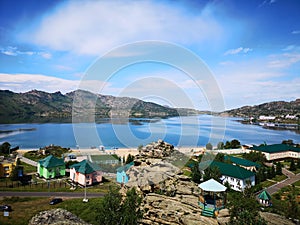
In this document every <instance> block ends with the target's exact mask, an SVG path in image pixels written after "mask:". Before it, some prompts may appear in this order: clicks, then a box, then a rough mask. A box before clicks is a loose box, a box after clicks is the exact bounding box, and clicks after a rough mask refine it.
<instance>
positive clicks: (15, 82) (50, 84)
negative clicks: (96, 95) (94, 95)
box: [0, 73, 110, 93]
mask: <svg viewBox="0 0 300 225" xmlns="http://www.w3.org/2000/svg"><path fill="white" fill-rule="evenodd" d="M79 83H80V80H66V79H62V78H57V77H53V76H46V75H41V74H5V73H0V89H2V90H11V91H15V92H26V91H30V90H33V89H38V90H41V91H46V92H56V91H61V92H62V93H67V92H70V91H74V90H76V89H78V85H79ZM109 85H110V84H109V83H106V82H102V81H97V80H90V81H84V82H82V83H81V88H83V89H85V90H93V89H94V90H96V91H95V92H97V91H99V89H97V88H100V87H103V86H107V87H108V86H109Z"/></svg>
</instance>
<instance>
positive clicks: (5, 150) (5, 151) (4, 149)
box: [0, 142, 11, 155]
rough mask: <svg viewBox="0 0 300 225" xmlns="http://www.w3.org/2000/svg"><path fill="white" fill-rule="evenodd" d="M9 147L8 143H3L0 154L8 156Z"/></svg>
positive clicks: (0, 146)
mask: <svg viewBox="0 0 300 225" xmlns="http://www.w3.org/2000/svg"><path fill="white" fill-rule="evenodd" d="M10 147H11V145H10V144H9V143H8V142H4V143H3V144H2V145H0V154H6V155H7V154H9V153H10Z"/></svg>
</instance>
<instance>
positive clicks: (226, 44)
mask: <svg viewBox="0 0 300 225" xmlns="http://www.w3.org/2000/svg"><path fill="white" fill-rule="evenodd" d="M299 11H300V1H298V0H251V1H242V0H240V1H238V0H226V1H221V0H216V1H208V0H207V1H206V0H201V1H126V0H125V1H54V0H44V1H38V0H36V1H32V0H31V1H30V0H28V1H10V0H0V17H1V18H0V89H9V90H12V91H16V92H25V91H29V90H31V89H38V90H43V91H48V92H55V91H61V92H63V93H66V92H69V91H72V90H75V89H77V87H78V85H79V83H80V81H81V79H82V78H83V77H84V75H85V72H86V71H87V70H88V68H89V67H90V66H91V65H93V63H95V62H96V61H97V59H99V57H101V56H103V55H104V54H106V53H107V52H110V51H111V50H112V49H114V48H117V47H118V46H122V45H125V44H128V43H133V42H137V41H145V40H157V41H165V42H170V43H174V44H176V45H179V46H182V47H183V48H186V49H187V50H190V51H191V52H193V53H194V54H196V55H197V56H198V57H200V58H201V59H202V60H203V61H204V63H205V64H206V65H207V67H208V68H209V69H210V70H211V73H212V74H213V76H214V78H215V80H216V82H217V85H218V87H219V89H220V90H221V92H222V94H223V98H224V103H225V108H226V109H230V108H235V107H240V106H243V105H255V104H260V103H263V102H268V101H275V100H285V101H290V100H295V99H296V98H299V97H300V96H299V93H300V76H299V75H300V74H299V71H300V22H299V21H300V13H299ZM119 57H129V56H128V55H126V54H124V55H123V56H119ZM99 73H101V71H99ZM91 82H92V83H93V84H94V85H95V84H96V83H97V85H104V86H103V87H104V88H102V89H101V94H110V95H115V96H123V95H127V96H132V97H139V98H142V99H144V100H149V101H156V102H158V103H161V104H166V105H170V106H176V107H191V106H193V107H195V108H198V109H209V102H207V98H206V97H205V93H204V91H203V90H201V88H199V86H197V83H202V82H204V81H203V80H197V81H195V80H191V78H190V77H189V76H187V74H184V73H183V72H182V71H179V70H178V69H176V68H174V67H172V66H169V65H164V64H161V63H155V62H153V63H149V62H146V63H140V64H136V65H131V66H129V67H127V68H124V69H123V70H120V71H119V72H118V73H116V74H114V75H113V76H112V77H111V78H110V79H106V80H100V79H99V80H97V81H91ZM175 87H176V88H175ZM145 90H146V91H145ZM155 90H156V91H155ZM143 91H144V92H143ZM151 91H153V93H151ZM170 93H171V95H172V96H173V97H174V98H172V101H171V100H170V99H168V98H169V97H170ZM174 99H177V101H176V100H174ZM186 99H188V101H187V100H186ZM188 102H189V103H188Z"/></svg>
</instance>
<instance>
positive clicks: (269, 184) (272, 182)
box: [260, 180, 276, 188]
mask: <svg viewBox="0 0 300 225" xmlns="http://www.w3.org/2000/svg"><path fill="white" fill-rule="evenodd" d="M260 184H261V185H262V188H267V187H270V186H272V185H273V184H276V182H274V181H270V180H266V181H264V182H261V183H260Z"/></svg>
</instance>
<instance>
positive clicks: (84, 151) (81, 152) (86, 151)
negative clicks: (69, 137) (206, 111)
mask: <svg viewBox="0 0 300 225" xmlns="http://www.w3.org/2000/svg"><path fill="white" fill-rule="evenodd" d="M204 149H205V147H192V146H190V147H175V150H178V151H180V152H181V153H184V154H189V153H192V152H193V153H195V152H201V151H203V150H204ZM38 150H39V149H32V148H30V149H18V150H17V152H18V153H19V154H21V155H24V154H25V153H26V152H29V151H38ZM192 150H193V151H192ZM72 153H73V154H75V155H77V156H86V155H112V154H116V155H117V156H119V157H124V156H125V157H127V156H128V155H129V154H131V155H134V156H135V155H137V154H139V151H138V148H137V147H136V148H116V149H106V150H99V149H91V148H80V149H72V148H71V149H70V154H72Z"/></svg>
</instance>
